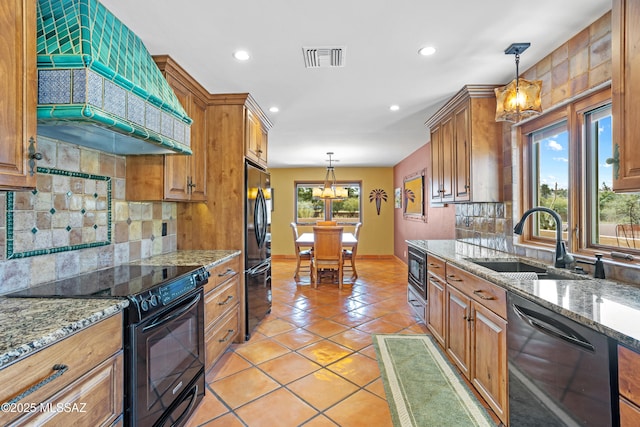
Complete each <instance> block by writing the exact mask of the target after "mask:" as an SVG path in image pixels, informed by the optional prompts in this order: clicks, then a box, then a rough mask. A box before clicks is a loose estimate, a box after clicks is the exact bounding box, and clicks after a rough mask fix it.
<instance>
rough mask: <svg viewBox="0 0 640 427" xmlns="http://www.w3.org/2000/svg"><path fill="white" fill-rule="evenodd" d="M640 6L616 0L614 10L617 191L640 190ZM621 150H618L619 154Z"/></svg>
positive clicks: (615, 177)
mask: <svg viewBox="0 0 640 427" xmlns="http://www.w3.org/2000/svg"><path fill="white" fill-rule="evenodd" d="M638 20H640V5H638V2H636V1H631V0H613V6H612V10H611V89H612V96H613V101H612V110H613V117H615V120H614V121H613V129H612V130H613V144H614V157H613V158H614V172H613V175H614V180H613V190H614V191H638V190H640V150H638V149H637V147H638V135H640V104H638V101H637V99H636V96H637V95H638V94H640V44H639V43H638V42H637V40H638V38H639V37H640V26H638V25H637V23H638ZM616 152H617V153H616Z"/></svg>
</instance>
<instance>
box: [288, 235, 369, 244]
mask: <svg viewBox="0 0 640 427" xmlns="http://www.w3.org/2000/svg"><path fill="white" fill-rule="evenodd" d="M296 243H298V244H299V245H300V246H305V247H306V246H308V247H313V233H302V234H301V235H300V236H299V237H298V238H297V239H296ZM357 243H358V240H357V239H356V236H355V235H354V234H353V233H342V246H344V247H346V248H353V247H354V246H355V245H356V244H357Z"/></svg>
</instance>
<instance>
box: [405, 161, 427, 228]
mask: <svg viewBox="0 0 640 427" xmlns="http://www.w3.org/2000/svg"><path fill="white" fill-rule="evenodd" d="M424 177H425V170H424V169H423V170H421V171H420V172H416V173H415V174H412V175H408V176H406V177H405V178H404V183H403V188H402V208H403V211H402V212H403V215H404V218H405V219H411V220H418V221H426V216H425V212H424Z"/></svg>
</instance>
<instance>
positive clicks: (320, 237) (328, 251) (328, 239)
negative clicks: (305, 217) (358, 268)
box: [311, 226, 344, 289]
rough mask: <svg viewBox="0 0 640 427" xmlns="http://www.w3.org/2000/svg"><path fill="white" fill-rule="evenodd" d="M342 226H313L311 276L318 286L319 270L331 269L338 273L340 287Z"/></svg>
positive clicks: (340, 285)
mask: <svg viewBox="0 0 640 427" xmlns="http://www.w3.org/2000/svg"><path fill="white" fill-rule="evenodd" d="M343 229H344V227H329V226H314V227H313V252H312V253H311V277H312V278H313V283H314V287H315V288H317V287H318V282H319V281H320V272H321V271H327V270H333V271H336V272H337V273H338V285H339V288H340V289H342V232H343Z"/></svg>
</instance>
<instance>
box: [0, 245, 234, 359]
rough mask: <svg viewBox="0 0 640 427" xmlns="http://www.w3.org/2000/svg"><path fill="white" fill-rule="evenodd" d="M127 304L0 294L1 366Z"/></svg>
mask: <svg viewBox="0 0 640 427" xmlns="http://www.w3.org/2000/svg"><path fill="white" fill-rule="evenodd" d="M239 254H240V251H239V250H194V251H177V252H172V253H168V254H163V255H158V256H154V257H151V258H147V259H143V260H140V261H136V262H132V263H131V264H139V265H193V266H204V267H207V268H211V267H214V266H216V265H218V264H221V263H223V262H225V261H227V260H229V259H231V258H233V257H234V256H237V255H239ZM128 305H129V301H128V300H127V299H125V298H121V299H118V298H109V299H104V298H7V297H0V369H2V368H3V367H5V366H7V365H9V364H11V363H13V362H15V361H16V360H18V359H20V358H22V357H25V356H28V355H29V354H30V353H33V352H35V351H37V350H39V349H41V348H43V347H45V346H48V345H50V344H53V343H54V342H56V341H59V340H61V339H63V338H65V337H66V336H68V335H71V334H72V333H74V332H77V331H78V330H80V329H83V328H86V327H88V326H90V325H92V324H94V323H97V322H98V321H100V320H102V319H104V318H106V317H109V316H111V315H114V314H116V313H118V312H119V311H121V310H123V309H124V308H126V307H127V306H128Z"/></svg>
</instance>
